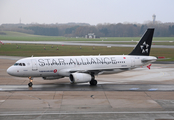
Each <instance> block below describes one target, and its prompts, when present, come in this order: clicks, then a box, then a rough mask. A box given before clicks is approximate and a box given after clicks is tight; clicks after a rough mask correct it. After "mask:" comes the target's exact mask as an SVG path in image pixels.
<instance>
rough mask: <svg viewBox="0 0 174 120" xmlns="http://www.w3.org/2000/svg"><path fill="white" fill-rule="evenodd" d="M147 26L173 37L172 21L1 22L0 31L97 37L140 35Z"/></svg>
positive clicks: (158, 35) (159, 34) (173, 24)
mask: <svg viewBox="0 0 174 120" xmlns="http://www.w3.org/2000/svg"><path fill="white" fill-rule="evenodd" d="M147 28H155V33H154V36H155V37H174V23H155V24H154V23H152V22H149V23H147V24H131V23H127V24H122V23H118V24H97V25H90V24H85V23H71V24H69V23H68V24H2V25H1V26H0V31H9V30H10V31H17V32H23V33H28V34H35V35H45V36H65V37H85V35H87V34H88V33H94V34H95V35H96V36H98V37H140V36H142V34H143V33H144V32H145V31H146V29H147Z"/></svg>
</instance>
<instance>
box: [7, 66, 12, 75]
mask: <svg viewBox="0 0 174 120" xmlns="http://www.w3.org/2000/svg"><path fill="white" fill-rule="evenodd" d="M7 73H8V74H9V75H13V70H12V67H9V68H8V69H7Z"/></svg>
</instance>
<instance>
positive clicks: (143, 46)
mask: <svg viewBox="0 0 174 120" xmlns="http://www.w3.org/2000/svg"><path fill="white" fill-rule="evenodd" d="M140 48H141V50H142V53H148V48H149V45H148V44H146V42H144V43H143V44H142V45H140Z"/></svg>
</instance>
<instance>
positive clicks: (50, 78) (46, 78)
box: [42, 76, 63, 80]
mask: <svg viewBox="0 0 174 120" xmlns="http://www.w3.org/2000/svg"><path fill="white" fill-rule="evenodd" d="M42 78H43V79H44V80H55V79H60V78H63V76H54V77H42Z"/></svg>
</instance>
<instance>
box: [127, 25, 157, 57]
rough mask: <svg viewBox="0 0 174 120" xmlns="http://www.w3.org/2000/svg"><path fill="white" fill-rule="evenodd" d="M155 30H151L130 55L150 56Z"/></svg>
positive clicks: (148, 30)
mask: <svg viewBox="0 0 174 120" xmlns="http://www.w3.org/2000/svg"><path fill="white" fill-rule="evenodd" d="M153 33H154V28H149V29H147V31H146V32H145V34H144V35H143V37H142V38H141V40H140V41H139V43H138V44H137V46H136V47H135V48H134V50H133V51H132V52H131V53H130V54H129V55H143V56H149V54H150V49H151V44H152V38H153Z"/></svg>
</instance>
